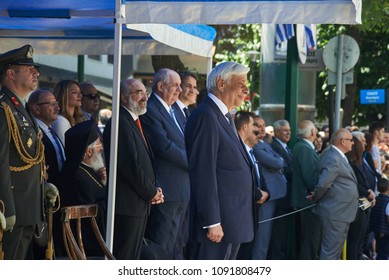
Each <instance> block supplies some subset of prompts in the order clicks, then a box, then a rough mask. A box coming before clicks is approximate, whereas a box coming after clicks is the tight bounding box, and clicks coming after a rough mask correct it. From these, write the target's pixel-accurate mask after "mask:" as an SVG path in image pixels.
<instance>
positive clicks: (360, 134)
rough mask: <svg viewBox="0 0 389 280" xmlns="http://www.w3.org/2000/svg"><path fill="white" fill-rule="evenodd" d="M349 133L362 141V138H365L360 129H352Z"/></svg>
mask: <svg viewBox="0 0 389 280" xmlns="http://www.w3.org/2000/svg"><path fill="white" fill-rule="evenodd" d="M351 134H352V135H353V136H355V137H357V138H358V140H359V141H362V139H366V138H365V133H363V132H362V131H353V132H351ZM362 137H363V138H362Z"/></svg>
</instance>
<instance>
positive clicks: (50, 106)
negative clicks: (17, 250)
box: [28, 88, 66, 257]
mask: <svg viewBox="0 0 389 280" xmlns="http://www.w3.org/2000/svg"><path fill="white" fill-rule="evenodd" d="M28 108H29V109H30V112H31V113H32V115H33V116H34V118H35V121H36V122H37V124H38V126H39V128H40V130H41V131H42V135H43V137H42V140H43V144H44V146H45V164H46V166H47V175H48V178H47V182H49V183H53V184H54V185H55V186H57V187H58V188H60V186H61V184H60V182H61V179H60V173H61V170H62V167H63V166H64V162H65V159H66V156H65V150H64V147H63V145H62V142H61V140H60V139H59V138H58V136H57V134H56V133H55V132H54V130H53V129H52V128H51V125H52V123H53V122H55V121H56V120H57V118H58V111H59V106H58V102H57V100H56V99H55V96H54V94H53V91H52V90H51V89H49V88H40V89H37V90H35V91H33V92H32V93H31V94H30V97H29V98H28ZM62 195H63V194H62V193H61V197H64V196H62ZM53 239H54V244H55V255H56V256H57V257H61V256H65V255H66V251H65V247H64V246H63V236H62V224H61V213H60V211H57V212H56V213H54V214H53ZM34 244H35V243H34ZM35 249H36V247H35V246H34V250H35ZM40 251H41V250H38V251H36V250H35V251H34V254H38V256H39V252H40ZM34 257H35V256H34Z"/></svg>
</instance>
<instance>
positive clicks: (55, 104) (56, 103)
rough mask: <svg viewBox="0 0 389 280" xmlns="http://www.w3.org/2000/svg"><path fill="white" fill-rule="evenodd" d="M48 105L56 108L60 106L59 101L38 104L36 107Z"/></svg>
mask: <svg viewBox="0 0 389 280" xmlns="http://www.w3.org/2000/svg"><path fill="white" fill-rule="evenodd" d="M47 104H49V105H51V106H54V107H56V106H58V102H57V101H49V102H42V103H37V104H36V105H38V106H41V105H47Z"/></svg>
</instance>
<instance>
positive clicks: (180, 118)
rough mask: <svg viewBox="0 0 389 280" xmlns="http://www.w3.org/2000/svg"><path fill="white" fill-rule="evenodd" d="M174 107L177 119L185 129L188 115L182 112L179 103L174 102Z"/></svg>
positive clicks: (183, 129) (182, 128)
mask: <svg viewBox="0 0 389 280" xmlns="http://www.w3.org/2000/svg"><path fill="white" fill-rule="evenodd" d="M172 107H173V110H174V114H175V115H176V118H177V121H178V123H179V125H180V127H181V130H182V131H185V125H186V117H185V115H184V113H183V112H182V110H181V108H180V106H178V104H177V103H174V104H173V105H172Z"/></svg>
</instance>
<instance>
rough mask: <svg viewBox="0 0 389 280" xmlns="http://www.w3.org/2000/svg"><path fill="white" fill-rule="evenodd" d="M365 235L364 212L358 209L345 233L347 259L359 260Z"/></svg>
mask: <svg viewBox="0 0 389 280" xmlns="http://www.w3.org/2000/svg"><path fill="white" fill-rule="evenodd" d="M365 235H366V213H365V211H363V210H361V209H358V211H357V215H356V217H355V220H354V222H352V223H351V224H350V227H349V229H348V233H347V259H348V260H360V259H361V256H362V247H363V242H364V238H365Z"/></svg>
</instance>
